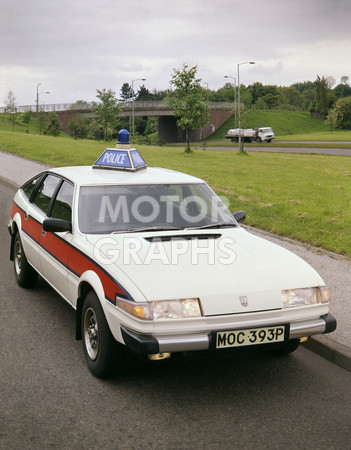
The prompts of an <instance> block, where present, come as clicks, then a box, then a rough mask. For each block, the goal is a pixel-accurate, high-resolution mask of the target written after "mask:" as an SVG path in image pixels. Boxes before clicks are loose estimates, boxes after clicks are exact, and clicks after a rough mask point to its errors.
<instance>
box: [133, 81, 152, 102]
mask: <svg viewBox="0 0 351 450" xmlns="http://www.w3.org/2000/svg"><path fill="white" fill-rule="evenodd" d="M135 100H136V101H137V102H146V101H148V100H154V95H153V94H152V93H151V92H150V91H149V89H147V88H146V87H145V86H144V85H142V86H140V88H139V90H138V93H137V96H136V99H135Z"/></svg>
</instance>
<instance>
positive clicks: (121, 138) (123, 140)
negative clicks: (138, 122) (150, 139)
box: [117, 128, 129, 144]
mask: <svg viewBox="0 0 351 450" xmlns="http://www.w3.org/2000/svg"><path fill="white" fill-rule="evenodd" d="M117 144H129V133H128V130H125V129H124V128H123V129H122V130H120V132H119V133H118V141H117Z"/></svg>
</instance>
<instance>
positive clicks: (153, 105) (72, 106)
mask: <svg viewBox="0 0 351 450" xmlns="http://www.w3.org/2000/svg"><path fill="white" fill-rule="evenodd" d="M132 104H133V102H126V103H125V104H124V107H123V109H125V110H129V109H132ZM206 104H207V105H208V106H209V107H210V108H212V109H227V110H228V109H233V107H234V104H233V103H230V102H206ZM91 107H92V103H87V104H85V103H83V104H79V103H78V104H77V103H54V104H47V105H46V104H45V105H40V106H39V110H40V111H44V112H51V111H74V110H86V111H90V110H91ZM134 109H135V110H137V109H139V110H140V109H155V110H157V109H160V110H162V109H171V108H170V106H168V105H167V104H166V102H164V101H149V102H138V101H135V102H134ZM28 110H31V111H33V112H35V111H36V110H37V106H36V105H21V106H17V107H16V112H25V111H28ZM0 113H6V107H0Z"/></svg>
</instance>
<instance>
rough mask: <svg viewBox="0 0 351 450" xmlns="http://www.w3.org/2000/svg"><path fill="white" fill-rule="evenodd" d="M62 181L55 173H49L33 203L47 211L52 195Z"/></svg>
mask: <svg viewBox="0 0 351 450" xmlns="http://www.w3.org/2000/svg"><path fill="white" fill-rule="evenodd" d="M60 182H61V178H59V177H56V176H54V175H48V176H47V177H46V178H45V180H44V181H43V182H42V184H41V185H40V187H39V190H38V192H37V193H36V196H35V199H34V202H33V203H34V205H36V206H37V207H38V208H40V209H41V210H42V211H43V212H44V213H46V211H47V209H48V206H49V203H50V200H51V197H52V196H53V194H54V192H55V189H56V188H57V186H58V184H59V183H60Z"/></svg>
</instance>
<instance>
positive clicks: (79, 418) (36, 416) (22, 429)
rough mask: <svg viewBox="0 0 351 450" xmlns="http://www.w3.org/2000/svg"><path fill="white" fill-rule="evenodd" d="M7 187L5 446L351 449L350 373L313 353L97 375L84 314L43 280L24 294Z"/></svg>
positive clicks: (0, 211)
mask: <svg viewBox="0 0 351 450" xmlns="http://www.w3.org/2000/svg"><path fill="white" fill-rule="evenodd" d="M12 196H13V190H12V189H10V188H9V187H7V186H5V185H3V184H0V224H1V227H0V239H1V242H2V243H3V245H2V249H3V251H2V252H1V256H0V271H1V282H0V295H1V297H0V298H1V327H0V330H1V331H0V339H1V366H0V376H1V387H0V394H1V397H0V399H1V412H0V448H1V449H18V448H26V449H37V448H38V449H39V448H57V449H63V448H70V449H71V448H74V449H83V448H84V449H87V448H89V449H95V448H96V449H97V448H104V449H116V448H118V449H131V448H133V449H142V448H143V449H144V448H152V449H168V448H170V449H178V448H180V449H191V448H194V449H207V448H208V449H227V448H242V449H255V448H269V449H281V448H286V449H296V448H301V449H307V448H308V449H309V450H312V449H319V450H320V449H328V450H329V449H345V448H350V442H351V427H350V425H351V408H350V404H351V374H350V373H349V372H347V371H345V370H343V369H341V368H340V367H337V366H335V365H333V364H332V363H329V362H327V361H326V360H324V359H322V358H321V357H319V356H317V355H316V354H314V353H311V352H309V351H308V350H307V349H304V348H299V349H298V350H297V351H296V352H295V353H294V354H293V355H290V357H285V358H281V357H277V356H273V355H270V354H269V355H268V354H267V355H256V356H251V357H246V358H240V359H234V358H231V359H219V360H201V361H189V362H186V363H185V362H178V363H171V364H170V363H169V362H168V363H166V364H162V363H161V364H158V365H155V364H154V365H144V364H143V363H141V362H137V361H135V362H132V363H131V365H130V367H128V369H126V370H125V371H124V372H123V373H122V374H121V375H119V376H115V377H114V378H112V379H109V380H104V381H103V380H98V379H96V378H94V377H93V376H92V375H91V374H90V373H89V371H88V369H87V368H86V365H85V361H84V356H83V351H82V349H81V343H80V342H76V341H75V340H74V331H75V330H74V312H73V310H71V308H70V307H69V306H68V304H66V303H65V302H64V301H63V300H62V299H60V298H59V296H58V295H57V294H56V293H55V292H54V291H53V290H52V289H51V288H50V287H49V286H48V285H47V284H46V283H45V282H43V281H40V282H39V283H38V285H37V286H36V287H35V288H34V289H31V290H24V289H21V288H20V287H18V286H17V284H16V282H15V279H14V275H13V269H12V263H10V262H9V260H8V250H9V235H8V232H7V229H6V225H7V221H8V216H9V208H10V203H11V198H12Z"/></svg>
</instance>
